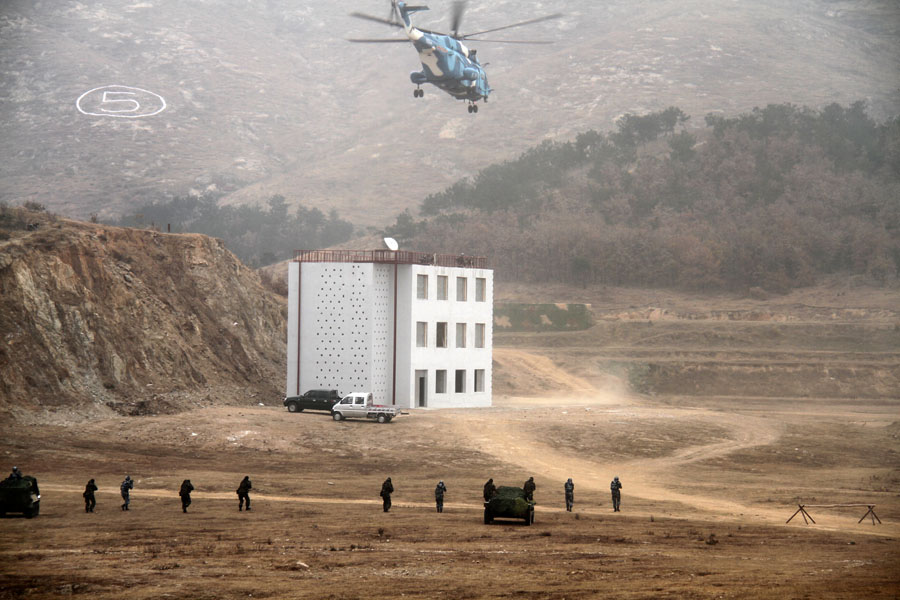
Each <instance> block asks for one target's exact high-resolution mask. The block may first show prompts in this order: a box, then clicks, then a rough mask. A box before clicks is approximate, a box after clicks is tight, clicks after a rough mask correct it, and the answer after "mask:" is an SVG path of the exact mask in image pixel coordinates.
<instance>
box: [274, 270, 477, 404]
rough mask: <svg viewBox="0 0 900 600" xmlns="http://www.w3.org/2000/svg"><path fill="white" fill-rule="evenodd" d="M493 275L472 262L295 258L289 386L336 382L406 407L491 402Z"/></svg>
mask: <svg viewBox="0 0 900 600" xmlns="http://www.w3.org/2000/svg"><path fill="white" fill-rule="evenodd" d="M395 273H396V283H397V286H396V297H395V286H394V283H395V281H394V278H395ZM420 277H424V278H425V279H424V280H422V279H420ZM441 278H446V279H441ZM423 281H424V282H425V283H426V286H425V287H426V288H427V292H426V297H425V298H420V297H419V295H420V293H421V292H420V290H421V283H422V282H423ZM443 282H446V299H444V298H443V297H440V294H439V291H441V290H442V289H443ZM493 284H494V281H493V271H492V270H490V269H483V268H474V267H468V266H466V267H449V266H439V265H435V264H428V265H426V264H409V263H398V264H396V265H395V264H394V263H385V262H374V261H370V262H365V261H364V260H360V261H359V262H324V261H323V262H307V261H294V262H292V263H290V265H289V268H288V332H287V333H288V335H287V380H286V390H285V393H286V395H287V396H295V395H298V394H300V393H303V392H305V391H306V390H309V389H337V390H339V391H340V392H341V393H342V394H346V393H349V392H352V391H371V392H372V393H373V394H374V396H375V401H376V402H377V403H379V404H387V405H391V404H393V405H395V406H398V407H400V408H414V407H421V408H457V407H483V406H490V405H491V361H492V350H493V342H492V338H493V291H494V285H493ZM463 287H464V288H465V295H464V298H465V299H463V295H462V294H461V293H460V295H459V296H458V293H459V292H458V290H459V289H460V288H463ZM458 298H459V299H458ZM395 302H396V314H397V323H396V328H395V326H394V309H395ZM395 331H396V336H395ZM423 331H424V333H425V335H424V339H423V336H422V335H421V334H422V332H423ZM441 331H443V335H440V336H439V334H440V333H441ZM423 343H424V345H422V344H423ZM395 387H396V389H395Z"/></svg>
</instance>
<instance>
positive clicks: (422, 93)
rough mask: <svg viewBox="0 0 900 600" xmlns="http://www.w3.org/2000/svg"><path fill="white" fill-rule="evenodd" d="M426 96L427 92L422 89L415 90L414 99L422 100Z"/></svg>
mask: <svg viewBox="0 0 900 600" xmlns="http://www.w3.org/2000/svg"><path fill="white" fill-rule="evenodd" d="M424 96H425V90H423V89H422V88H418V87H417V88H416V89H414V90H413V98H422V97H424Z"/></svg>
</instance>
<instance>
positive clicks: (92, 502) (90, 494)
mask: <svg viewBox="0 0 900 600" xmlns="http://www.w3.org/2000/svg"><path fill="white" fill-rule="evenodd" d="M96 491H97V484H95V483H94V480H93V479H91V480H90V481H88V482H87V485H86V486H84V493H83V494H82V496H84V512H86V513H88V512H94V507H95V506H97V500H96V499H95V498H94V492H96Z"/></svg>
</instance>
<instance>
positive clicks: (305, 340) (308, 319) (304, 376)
mask: <svg viewBox="0 0 900 600" xmlns="http://www.w3.org/2000/svg"><path fill="white" fill-rule="evenodd" d="M288 275H289V280H288V349H287V350H288V352H287V354H288V368H287V382H286V390H287V395H295V394H297V393H298V390H299V393H303V392H305V391H306V390H309V389H337V390H339V391H340V392H341V393H349V392H352V391H371V392H372V393H373V394H375V396H376V397H377V398H380V399H382V400H383V399H384V398H388V397H390V394H391V387H390V386H391V378H392V370H391V364H392V349H393V339H392V330H393V288H392V283H393V274H392V273H390V272H389V271H388V270H387V269H386V267H385V265H375V264H372V263H315V262H308V263H291V264H290V267H289V270H288ZM297 298H299V307H298V304H297ZM298 316H299V335H298V333H297V332H298V326H297V318H298ZM298 340H299V344H298ZM298 352H299V356H300V359H299V371H300V376H299V386H298V385H297V375H296V371H297V365H298V360H297V354H298Z"/></svg>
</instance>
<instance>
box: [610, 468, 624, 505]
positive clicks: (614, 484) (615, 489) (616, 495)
mask: <svg viewBox="0 0 900 600" xmlns="http://www.w3.org/2000/svg"><path fill="white" fill-rule="evenodd" d="M621 489H622V482H621V481H619V476H618V475H616V476H615V477H613V480H612V481H611V482H610V483H609V490H610V491H611V492H612V502H613V512H619V503H620V502H621V501H622V492H620V491H619V490H621Z"/></svg>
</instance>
